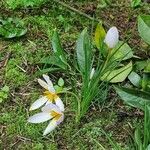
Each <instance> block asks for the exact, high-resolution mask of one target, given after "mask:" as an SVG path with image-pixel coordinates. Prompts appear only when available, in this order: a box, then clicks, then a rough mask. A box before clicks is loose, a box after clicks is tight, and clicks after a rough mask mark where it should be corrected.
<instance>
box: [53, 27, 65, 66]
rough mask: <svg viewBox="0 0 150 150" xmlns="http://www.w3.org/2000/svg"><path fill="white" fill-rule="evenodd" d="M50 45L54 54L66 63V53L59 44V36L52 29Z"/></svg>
mask: <svg viewBox="0 0 150 150" xmlns="http://www.w3.org/2000/svg"><path fill="white" fill-rule="evenodd" d="M52 47H53V51H54V53H55V55H56V56H57V57H58V58H59V59H60V60H61V61H62V62H63V63H65V64H67V60H66V54H65V52H64V50H63V48H62V46H61V42H60V38H59V35H58V32H57V31H56V30H54V33H53V37H52Z"/></svg>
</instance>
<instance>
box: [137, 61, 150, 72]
mask: <svg viewBox="0 0 150 150" xmlns="http://www.w3.org/2000/svg"><path fill="white" fill-rule="evenodd" d="M147 64H148V62H147V60H142V61H136V62H135V65H136V69H137V70H139V71H141V70H143V69H144V68H145V67H146V66H147Z"/></svg>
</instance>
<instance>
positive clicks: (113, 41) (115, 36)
mask: <svg viewBox="0 0 150 150" xmlns="http://www.w3.org/2000/svg"><path fill="white" fill-rule="evenodd" d="M118 41H119V32H118V29H117V28H116V27H112V28H110V29H109V30H108V32H107V34H106V37H105V40H104V42H105V43H106V44H107V46H108V47H109V48H114V47H115V46H116V45H117V43H118Z"/></svg>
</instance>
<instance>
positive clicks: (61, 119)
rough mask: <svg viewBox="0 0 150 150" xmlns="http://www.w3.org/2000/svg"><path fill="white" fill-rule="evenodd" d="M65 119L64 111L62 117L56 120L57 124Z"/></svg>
mask: <svg viewBox="0 0 150 150" xmlns="http://www.w3.org/2000/svg"><path fill="white" fill-rule="evenodd" d="M63 120H64V114H63V113H62V115H61V117H60V118H59V119H58V120H57V121H56V122H57V125H59V124H60V123H61V122H63Z"/></svg>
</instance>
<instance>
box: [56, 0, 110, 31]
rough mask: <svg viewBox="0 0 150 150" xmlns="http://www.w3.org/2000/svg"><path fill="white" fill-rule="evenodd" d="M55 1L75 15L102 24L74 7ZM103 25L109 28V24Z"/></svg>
mask: <svg viewBox="0 0 150 150" xmlns="http://www.w3.org/2000/svg"><path fill="white" fill-rule="evenodd" d="M53 1H54V2H55V3H58V4H60V5H62V6H63V7H66V8H68V9H69V10H71V11H74V12H75V13H78V14H79V15H81V16H84V17H86V18H88V19H90V20H92V21H96V22H102V21H101V20H98V19H95V18H92V17H90V16H89V15H87V14H85V13H83V12H81V11H79V10H77V9H75V8H73V7H71V6H69V5H67V4H65V3H64V2H61V1H59V0H53ZM103 25H104V26H106V27H107V28H109V26H108V24H106V23H104V22H103Z"/></svg>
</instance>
